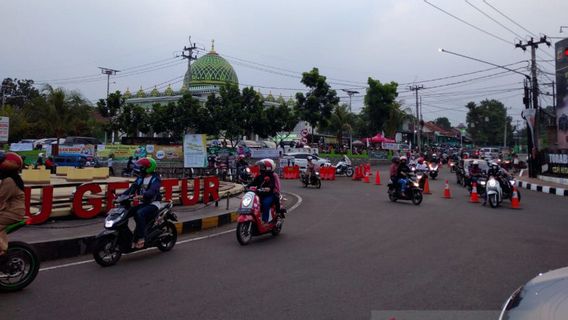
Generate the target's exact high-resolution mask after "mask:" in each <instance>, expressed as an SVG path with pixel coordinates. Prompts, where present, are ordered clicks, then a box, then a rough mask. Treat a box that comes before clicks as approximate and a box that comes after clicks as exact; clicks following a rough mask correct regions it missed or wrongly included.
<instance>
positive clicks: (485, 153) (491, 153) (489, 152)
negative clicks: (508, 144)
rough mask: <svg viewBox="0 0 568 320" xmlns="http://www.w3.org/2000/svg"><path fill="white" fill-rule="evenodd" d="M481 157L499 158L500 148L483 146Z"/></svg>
mask: <svg viewBox="0 0 568 320" xmlns="http://www.w3.org/2000/svg"><path fill="white" fill-rule="evenodd" d="M479 157H480V158H482V159H497V158H499V149H498V148H481V149H480V150H479Z"/></svg>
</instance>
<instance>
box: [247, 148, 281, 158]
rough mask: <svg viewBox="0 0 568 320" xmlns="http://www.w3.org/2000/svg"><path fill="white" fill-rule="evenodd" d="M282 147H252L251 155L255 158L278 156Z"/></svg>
mask: <svg viewBox="0 0 568 320" xmlns="http://www.w3.org/2000/svg"><path fill="white" fill-rule="evenodd" d="M281 151H282V149H273V148H260V149H256V148H252V149H250V153H251V154H250V157H251V158H255V159H263V158H273V159H275V158H278V157H279V156H280V152H281Z"/></svg>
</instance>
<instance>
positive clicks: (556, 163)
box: [543, 152, 568, 177]
mask: <svg viewBox="0 0 568 320" xmlns="http://www.w3.org/2000/svg"><path fill="white" fill-rule="evenodd" d="M544 161H545V163H546V164H545V165H544V166H543V173H545V174H546V173H548V174H552V175H556V176H562V177H568V153H556V152H554V153H552V152H547V153H545V155H544Z"/></svg>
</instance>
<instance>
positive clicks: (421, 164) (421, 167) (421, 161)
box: [416, 157, 428, 171]
mask: <svg viewBox="0 0 568 320" xmlns="http://www.w3.org/2000/svg"><path fill="white" fill-rule="evenodd" d="M416 171H428V166H427V165H426V163H424V158H422V157H420V158H418V164H417V165H416Z"/></svg>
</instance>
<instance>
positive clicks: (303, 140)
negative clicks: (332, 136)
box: [300, 137, 308, 143]
mask: <svg viewBox="0 0 568 320" xmlns="http://www.w3.org/2000/svg"><path fill="white" fill-rule="evenodd" d="M300 141H302V143H308V138H306V137H303V138H302V139H300Z"/></svg>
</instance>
